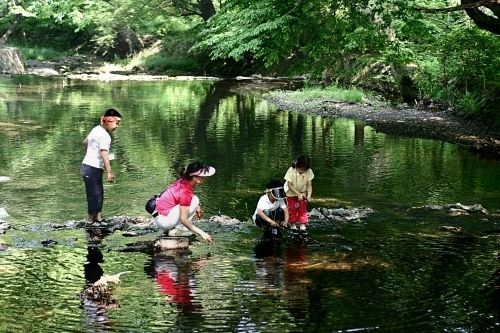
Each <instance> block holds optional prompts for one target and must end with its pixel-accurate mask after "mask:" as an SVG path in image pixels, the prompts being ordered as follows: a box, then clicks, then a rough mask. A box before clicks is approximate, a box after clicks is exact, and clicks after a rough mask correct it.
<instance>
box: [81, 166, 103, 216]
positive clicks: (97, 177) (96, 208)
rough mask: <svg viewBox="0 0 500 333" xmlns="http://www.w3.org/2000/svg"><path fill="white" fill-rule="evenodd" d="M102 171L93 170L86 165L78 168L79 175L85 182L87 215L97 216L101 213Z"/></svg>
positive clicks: (98, 169)
mask: <svg viewBox="0 0 500 333" xmlns="http://www.w3.org/2000/svg"><path fill="white" fill-rule="evenodd" d="M103 171H104V170H103V169H100V168H94V167H91V166H90V165H87V164H82V166H81V168H80V174H81V175H82V177H83V181H84V182H85V192H86V193H87V211H88V213H89V214H97V213H99V212H101V211H102V204H103V201H104V186H103V182H102V174H103Z"/></svg>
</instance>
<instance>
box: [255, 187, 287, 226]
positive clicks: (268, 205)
mask: <svg viewBox="0 0 500 333" xmlns="http://www.w3.org/2000/svg"><path fill="white" fill-rule="evenodd" d="M280 207H281V208H282V209H285V208H286V203H285V199H278V200H276V201H275V202H271V200H269V197H268V196H267V193H266V194H264V195H263V196H261V197H260V199H259V202H258V203H257V208H256V209H255V213H253V216H252V218H253V220H254V221H255V219H256V218H257V212H258V210H259V209H261V210H266V209H267V210H269V211H271V212H272V211H275V210H276V209H278V208H280Z"/></svg>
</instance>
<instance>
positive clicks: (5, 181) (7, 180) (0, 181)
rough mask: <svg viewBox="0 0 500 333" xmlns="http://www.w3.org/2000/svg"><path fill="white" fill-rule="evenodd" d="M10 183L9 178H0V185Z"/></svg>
mask: <svg viewBox="0 0 500 333" xmlns="http://www.w3.org/2000/svg"><path fill="white" fill-rule="evenodd" d="M9 181H10V177H7V176H0V183H7V182H9Z"/></svg>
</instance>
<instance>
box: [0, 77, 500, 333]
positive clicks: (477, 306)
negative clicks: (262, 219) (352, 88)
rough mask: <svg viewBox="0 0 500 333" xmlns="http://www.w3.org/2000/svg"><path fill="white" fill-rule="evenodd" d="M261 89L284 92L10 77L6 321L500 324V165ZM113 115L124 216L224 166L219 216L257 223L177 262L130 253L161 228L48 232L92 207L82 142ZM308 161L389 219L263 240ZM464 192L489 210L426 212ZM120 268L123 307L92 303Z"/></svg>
mask: <svg viewBox="0 0 500 333" xmlns="http://www.w3.org/2000/svg"><path fill="white" fill-rule="evenodd" d="M257 88H259V89H257ZM261 88H269V87H264V85H263V84H262V85H257V86H249V85H248V84H245V83H240V82H213V81H173V82H88V81H79V80H68V79H39V78H15V77H14V78H11V77H3V78H1V79H0V176H8V177H10V178H11V181H10V182H7V183H1V184H0V207H2V208H5V209H6V210H7V212H8V213H9V215H10V216H8V217H5V218H3V219H4V220H5V221H7V222H8V223H10V224H11V225H12V227H13V228H12V229H10V230H8V231H7V232H6V234H5V235H1V236H0V237H1V238H0V242H1V243H4V244H6V245H4V247H6V249H5V250H4V251H2V252H0V295H1V297H0V313H2V315H1V319H0V331H1V332H167V331H168V332H301V331H306V332H367V331H380V332H485V331H490V332H497V331H500V305H499V299H500V296H499V294H500V293H499V288H500V287H499V275H500V273H499V272H498V271H497V270H498V269H499V268H500V265H499V248H500V246H499V245H500V244H499V243H500V242H499V233H498V230H499V217H498V216H499V213H500V200H499V198H500V186H499V185H500V163H499V162H498V161H492V160H488V159H483V158H479V157H476V156H473V155H472V154H470V153H469V152H467V151H466V150H464V149H463V148H460V147H458V146H455V145H451V144H448V143H443V142H438V141H431V140H422V139H410V138H403V137H395V136H390V135H385V134H383V133H377V132H375V131H374V130H373V129H372V128H370V127H367V126H364V124H363V123H359V122H354V121H351V120H345V119H329V118H325V117H320V116H313V115H305V114H299V113H294V112H288V111H286V110H276V109H275V108H274V107H273V106H272V105H269V104H268V103H267V102H266V101H265V100H264V99H263V98H262V94H261V93H260V92H259V91H261ZM274 88H277V86H276V87H274ZM281 88H287V85H282V86H281ZM108 107H115V108H117V109H118V110H119V111H120V112H121V113H122V115H123V121H122V123H121V124H120V127H119V128H118V130H117V131H116V132H115V133H114V134H113V137H114V141H113V148H114V152H115V155H116V160H115V161H113V168H114V171H115V174H116V177H117V181H116V183H114V184H112V185H106V187H105V192H106V200H105V207H104V213H105V215H106V216H108V217H110V216H113V215H127V216H146V213H145V212H144V210H143V207H144V203H145V201H146V199H147V198H148V197H149V196H150V195H152V194H154V193H156V192H159V191H160V190H161V189H162V188H163V187H164V186H165V185H166V184H168V183H169V182H171V181H172V180H173V179H174V178H175V176H176V172H177V168H178V166H179V165H181V164H183V163H188V162H189V161H191V160H193V159H200V160H203V161H206V162H208V163H210V164H212V165H213V166H215V167H216V169H217V173H216V175H215V176H214V177H211V178H210V179H209V180H208V181H207V183H206V184H205V185H203V186H202V187H200V188H198V194H199V195H200V197H201V199H202V203H203V207H204V211H205V216H206V217H209V216H212V215H216V214H224V215H228V216H230V217H235V218H237V219H239V220H241V221H242V222H241V226H240V228H229V229H228V228H223V227H220V226H216V225H213V224H210V223H208V222H202V223H201V226H202V228H205V229H207V230H208V231H209V232H211V233H212V234H213V235H214V237H215V239H216V240H217V241H216V243H215V244H214V245H206V244H203V243H202V242H199V241H198V242H194V243H193V244H191V246H190V252H187V253H186V252H182V251H177V252H173V253H164V254H161V255H152V254H150V253H147V252H140V251H132V252H129V251H124V249H127V244H129V243H135V242H147V241H151V240H153V239H154V238H155V237H156V236H157V235H158V234H157V233H152V234H147V235H144V236H140V237H135V238H126V237H124V236H123V235H122V234H121V232H115V233H114V234H111V235H107V236H106V237H104V238H98V237H95V235H91V234H87V233H86V232H85V231H84V230H81V229H70V230H56V231H54V229H53V228H48V227H47V225H48V224H49V223H64V222H65V221H68V220H81V219H83V218H84V217H85V215H86V202H85V193H84V188H83V183H82V181H81V179H80V176H79V166H80V163H81V159H82V157H83V147H82V144H81V142H82V140H83V139H84V137H85V135H86V134H87V133H88V131H89V130H90V129H91V128H92V127H93V126H95V125H96V124H97V121H98V118H99V116H100V114H101V113H102V112H103V111H104V110H105V109H106V108H108ZM299 153H305V154H308V155H309V156H311V158H312V163H313V167H312V169H313V171H314V173H315V175H316V177H315V179H314V181H313V186H314V192H313V198H314V200H313V201H312V202H311V208H312V207H327V208H333V207H370V208H372V209H374V210H375V211H376V212H375V213H374V214H371V215H369V216H368V217H367V218H364V219H361V220H354V221H350V222H341V221H334V220H322V221H312V222H311V225H310V229H309V230H310V235H311V239H310V241H309V242H308V243H307V244H305V245H296V244H292V243H291V242H288V241H284V242H282V244H280V245H279V246H278V245H273V246H270V245H269V244H264V243H260V242H259V232H258V230H256V229H255V228H254V227H253V226H252V225H251V223H250V222H249V218H250V216H251V214H252V213H253V211H254V209H255V204H256V202H257V200H258V198H259V196H260V195H261V194H262V191H263V189H264V185H265V183H266V182H267V181H268V179H269V178H271V177H277V178H282V177H283V175H284V174H285V171H286V170H287V168H288V167H289V165H290V163H291V161H292V159H293V156H295V155H297V154H299ZM457 202H460V203H462V204H465V205H471V204H481V205H482V206H483V207H484V208H486V209H487V210H488V215H484V214H471V215H468V216H458V217H452V216H450V215H448V214H446V213H444V212H439V211H427V210H424V209H412V207H420V206H424V205H444V204H451V203H457ZM441 226H455V227H462V228H463V230H464V232H463V233H451V232H447V231H442V230H440V227H441ZM51 241H54V242H53V243H51ZM7 245H8V247H7ZM119 272H126V273H125V274H124V275H122V276H121V279H120V280H121V282H120V283H119V284H118V285H117V286H116V287H115V289H114V290H113V292H112V294H111V296H110V299H108V300H107V302H106V304H103V303H99V302H96V301H94V300H92V299H90V298H89V297H84V296H82V292H83V289H84V287H85V285H86V281H92V279H95V278H96V277H99V276H100V275H101V274H102V273H104V274H116V273H119ZM495 272H496V273H495Z"/></svg>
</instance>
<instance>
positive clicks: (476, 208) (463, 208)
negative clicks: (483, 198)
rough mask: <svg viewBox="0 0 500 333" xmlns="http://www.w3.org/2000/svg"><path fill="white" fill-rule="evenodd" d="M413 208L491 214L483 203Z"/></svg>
mask: <svg viewBox="0 0 500 333" xmlns="http://www.w3.org/2000/svg"><path fill="white" fill-rule="evenodd" d="M411 209H423V210H436V211H446V212H447V213H448V214H449V215H450V216H462V215H469V213H474V214H483V215H489V213H488V211H487V210H486V209H485V208H484V207H483V206H481V204H474V205H469V206H467V205H462V204H461V203H455V204H448V205H425V206H420V207H412V208H411Z"/></svg>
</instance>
